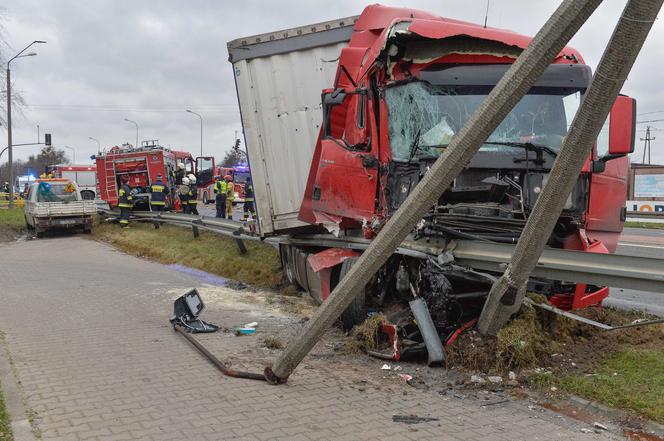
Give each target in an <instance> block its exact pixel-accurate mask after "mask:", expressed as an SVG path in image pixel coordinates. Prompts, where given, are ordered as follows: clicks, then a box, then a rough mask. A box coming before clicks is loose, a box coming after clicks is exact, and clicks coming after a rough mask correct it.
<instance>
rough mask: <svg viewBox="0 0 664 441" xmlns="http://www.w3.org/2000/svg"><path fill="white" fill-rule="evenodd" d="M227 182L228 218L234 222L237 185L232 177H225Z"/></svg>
mask: <svg viewBox="0 0 664 441" xmlns="http://www.w3.org/2000/svg"><path fill="white" fill-rule="evenodd" d="M224 181H226V217H227V218H229V219H230V220H233V200H235V185H233V178H232V177H231V175H226V176H224Z"/></svg>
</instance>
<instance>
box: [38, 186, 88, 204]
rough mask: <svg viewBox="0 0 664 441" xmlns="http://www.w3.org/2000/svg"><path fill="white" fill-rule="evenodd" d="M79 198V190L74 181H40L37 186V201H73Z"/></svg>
mask: <svg viewBox="0 0 664 441" xmlns="http://www.w3.org/2000/svg"><path fill="white" fill-rule="evenodd" d="M78 200H79V196H78V192H77V191H76V187H75V186H74V184H72V183H66V182H58V183H50V182H40V183H39V185H38V186H37V202H73V201H78Z"/></svg>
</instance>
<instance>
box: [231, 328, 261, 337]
mask: <svg viewBox="0 0 664 441" xmlns="http://www.w3.org/2000/svg"><path fill="white" fill-rule="evenodd" d="M255 333H256V329H255V328H237V329H236V330H235V335H251V334H255Z"/></svg>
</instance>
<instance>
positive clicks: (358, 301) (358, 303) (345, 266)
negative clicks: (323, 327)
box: [332, 258, 367, 331]
mask: <svg viewBox="0 0 664 441" xmlns="http://www.w3.org/2000/svg"><path fill="white" fill-rule="evenodd" d="M356 261H357V259H355V258H351V259H346V260H344V261H343V263H342V264H341V268H340V269H339V277H338V279H337V283H335V284H334V287H336V286H337V284H338V281H341V280H342V279H343V278H344V277H345V276H346V274H348V271H350V269H351V268H352V266H353V265H354V264H355V262H356ZM334 287H332V289H334ZM366 319H367V304H366V292H365V291H364V290H362V292H361V293H359V294H358V295H357V297H355V299H353V302H352V303H351V304H350V305H348V308H346V310H345V311H344V312H342V313H341V316H340V317H339V320H341V326H342V328H343V330H344V331H350V330H351V329H352V328H353V326H355V325H359V324H361V323H364V321H365V320H366Z"/></svg>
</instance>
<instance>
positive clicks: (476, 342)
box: [448, 305, 664, 374]
mask: <svg viewBox="0 0 664 441" xmlns="http://www.w3.org/2000/svg"><path fill="white" fill-rule="evenodd" d="M576 313H577V314H578V315H581V316H583V317H586V318H590V319H592V320H595V321H598V322H601V323H606V324H608V325H612V326H617V325H624V324H628V323H632V322H633V321H634V320H637V319H643V318H644V316H643V315H641V314H636V313H625V312H620V311H615V310H612V309H609V308H601V307H593V308H588V309H585V310H582V311H577V312H576ZM628 347H629V348H634V347H638V348H647V349H656V348H663V347H664V325H651V326H642V327H634V328H627V329H622V330H615V331H603V330H600V329H598V328H594V327H591V326H589V325H586V324H583V323H579V322H577V321H574V320H571V319H568V318H565V317H561V316H559V315H556V314H553V313H551V312H548V311H544V310H541V309H539V308H535V307H532V306H525V305H524V306H523V307H522V308H521V311H520V312H519V313H518V314H517V315H516V316H515V318H514V319H512V320H511V321H510V322H509V323H508V324H507V326H505V327H504V328H503V329H502V330H501V331H500V332H499V333H498V335H497V336H496V337H483V336H481V335H479V334H478V333H477V332H476V331H472V330H471V331H467V332H465V333H464V334H462V335H461V336H460V337H459V338H458V339H457V341H455V342H454V344H453V345H451V347H449V348H448V353H449V362H450V365H452V366H458V367H462V368H465V369H469V370H472V371H475V372H484V373H487V374H489V373H503V374H504V373H506V372H508V371H510V370H515V371H519V372H526V373H527V372H528V371H531V372H538V373H539V371H541V370H542V369H545V370H547V371H548V372H552V373H556V374H559V373H566V372H570V371H581V372H586V371H591V370H593V369H594V368H595V367H597V365H598V364H599V363H600V362H601V361H603V360H605V359H606V358H607V356H609V355H611V354H614V353H617V352H620V351H621V350H624V349H626V348H628Z"/></svg>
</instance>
